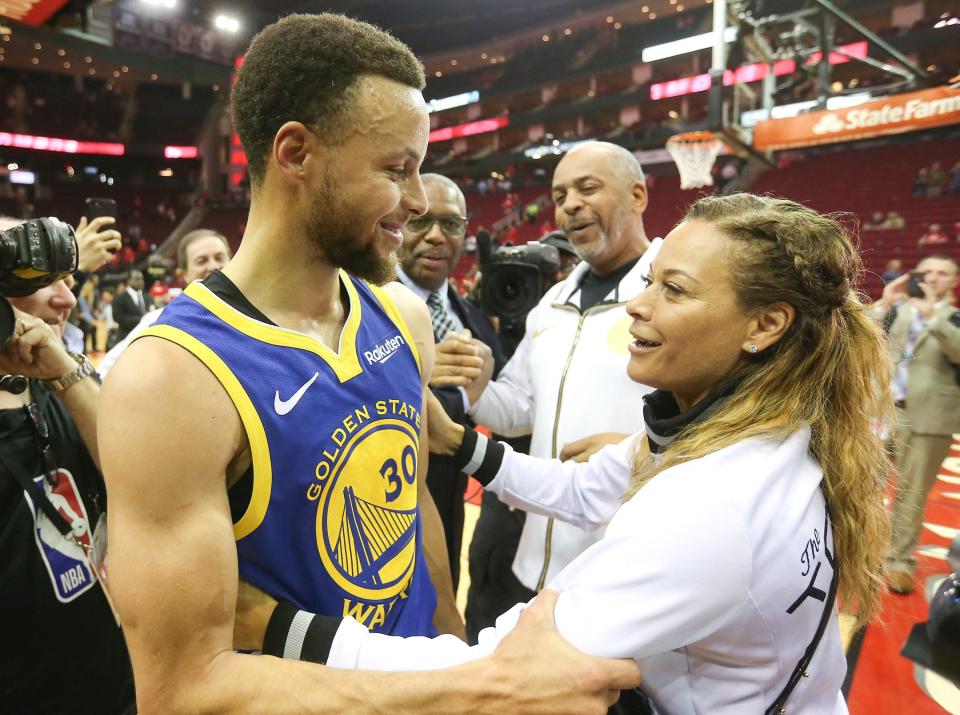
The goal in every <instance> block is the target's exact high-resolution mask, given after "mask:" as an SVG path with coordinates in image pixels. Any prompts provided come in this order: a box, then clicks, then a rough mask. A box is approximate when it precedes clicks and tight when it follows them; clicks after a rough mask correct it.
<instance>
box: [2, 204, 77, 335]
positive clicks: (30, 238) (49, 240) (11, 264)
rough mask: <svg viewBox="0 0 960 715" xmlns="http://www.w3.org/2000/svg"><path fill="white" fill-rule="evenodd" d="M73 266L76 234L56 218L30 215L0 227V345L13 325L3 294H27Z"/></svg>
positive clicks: (67, 274) (68, 273) (75, 258)
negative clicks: (8, 227)
mask: <svg viewBox="0 0 960 715" xmlns="http://www.w3.org/2000/svg"><path fill="white" fill-rule="evenodd" d="M76 270H77V237H76V234H75V233H74V230H73V227H72V226H69V225H67V224H65V223H63V222H62V221H60V220H59V219H56V218H37V219H31V220H30V221H25V222H24V223H22V224H20V225H19V226H15V227H14V228H11V229H10V230H8V231H0V348H2V347H3V346H4V345H6V344H7V341H8V340H10V336H11V335H13V329H14V326H15V319H14V314H13V308H12V307H11V306H10V304H9V303H8V302H7V301H6V300H4V298H3V296H7V295H8V296H12V297H19V296H24V295H30V294H31V293H33V292H35V291H37V290H40V289H41V288H43V287H45V286H48V285H50V284H51V283H55V282H57V281H58V280H61V279H63V278H66V277H67V276H69V275H70V274H71V273H73V272H74V271H76Z"/></svg>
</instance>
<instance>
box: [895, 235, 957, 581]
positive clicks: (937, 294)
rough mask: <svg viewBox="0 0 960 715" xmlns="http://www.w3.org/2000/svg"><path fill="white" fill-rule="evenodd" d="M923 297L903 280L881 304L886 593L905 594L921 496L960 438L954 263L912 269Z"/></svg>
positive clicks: (939, 257) (946, 260)
mask: <svg viewBox="0 0 960 715" xmlns="http://www.w3.org/2000/svg"><path fill="white" fill-rule="evenodd" d="M915 270H916V272H919V273H923V274H924V277H923V281H922V282H921V283H920V288H921V289H922V291H923V297H908V296H907V282H908V280H909V278H910V276H909V274H907V275H903V276H901V277H900V278H898V279H896V280H895V281H892V282H891V283H889V284H888V285H887V286H886V288H884V291H883V298H882V299H881V301H880V305H882V306H883V307H885V308H887V310H888V311H891V310H892V311H894V312H892V313H888V318H887V324H888V325H889V337H890V341H889V342H890V357H891V359H892V360H893V362H894V365H895V366H896V368H895V373H894V379H893V398H894V400H896V401H897V407H898V409H897V416H898V425H897V430H896V435H895V437H896V444H897V453H896V460H897V493H896V501H895V503H894V506H893V514H892V517H891V523H892V528H893V534H892V543H891V545H890V552H889V554H888V556H887V568H888V574H887V583H888V585H889V588H890V590H891V591H894V592H895V593H900V594H906V593H910V592H911V591H912V590H913V588H914V579H913V572H914V570H915V568H916V559H915V558H914V557H913V550H914V548H915V547H916V545H917V540H918V539H919V535H920V527H921V524H922V522H923V512H924V508H925V506H926V501H927V494H929V493H930V489H931V488H932V487H933V483H934V480H935V479H936V477H937V472H938V471H939V469H940V465H941V464H942V463H943V460H944V459H945V458H946V456H947V453H948V452H949V451H950V444H951V443H952V441H953V434H954V433H955V432H960V382H958V381H960V367H958V366H960V310H957V308H956V306H954V305H953V290H954V288H956V286H957V274H958V265H957V261H956V260H955V259H953V258H951V257H949V256H947V255H944V254H934V255H930V256H927V257H926V258H924V259H923V260H922V261H920V263H919V264H918V265H917V268H916V269H915Z"/></svg>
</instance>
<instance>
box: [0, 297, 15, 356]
mask: <svg viewBox="0 0 960 715" xmlns="http://www.w3.org/2000/svg"><path fill="white" fill-rule="evenodd" d="M16 325H17V319H16V316H15V315H14V314H13V306H11V305H10V303H8V302H7V301H6V299H4V298H2V297H0V350H2V349H3V348H4V347H6V345H7V342H8V341H9V340H10V336H12V335H13V330H14V328H15V327H16Z"/></svg>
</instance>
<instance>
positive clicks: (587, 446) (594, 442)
mask: <svg viewBox="0 0 960 715" xmlns="http://www.w3.org/2000/svg"><path fill="white" fill-rule="evenodd" d="M629 436H630V435H628V434H620V433H619V432H601V433H600V434H593V435H590V436H589V437H584V438H583V439H578V440H576V441H575V442H567V443H566V444H565V445H563V449H561V450H560V459H561V460H562V461H564V462H566V461H567V460H568V459H572V460H573V461H574V462H586V461H587V460H588V459H590V457H592V456H593V455H594V454H596V453H597V452H599V451H600V450H601V449H603V448H604V447H606V446H607V445H608V444H617V443H618V442H622V441H623V440H625V439H626V438H627V437H629Z"/></svg>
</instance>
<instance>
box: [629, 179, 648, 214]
mask: <svg viewBox="0 0 960 715" xmlns="http://www.w3.org/2000/svg"><path fill="white" fill-rule="evenodd" d="M630 194H631V196H633V210H634V211H636V212H637V213H643V212H644V211H646V210H647V185H646V183H644V182H643V181H634V182H633V183H632V184H631V185H630Z"/></svg>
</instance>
